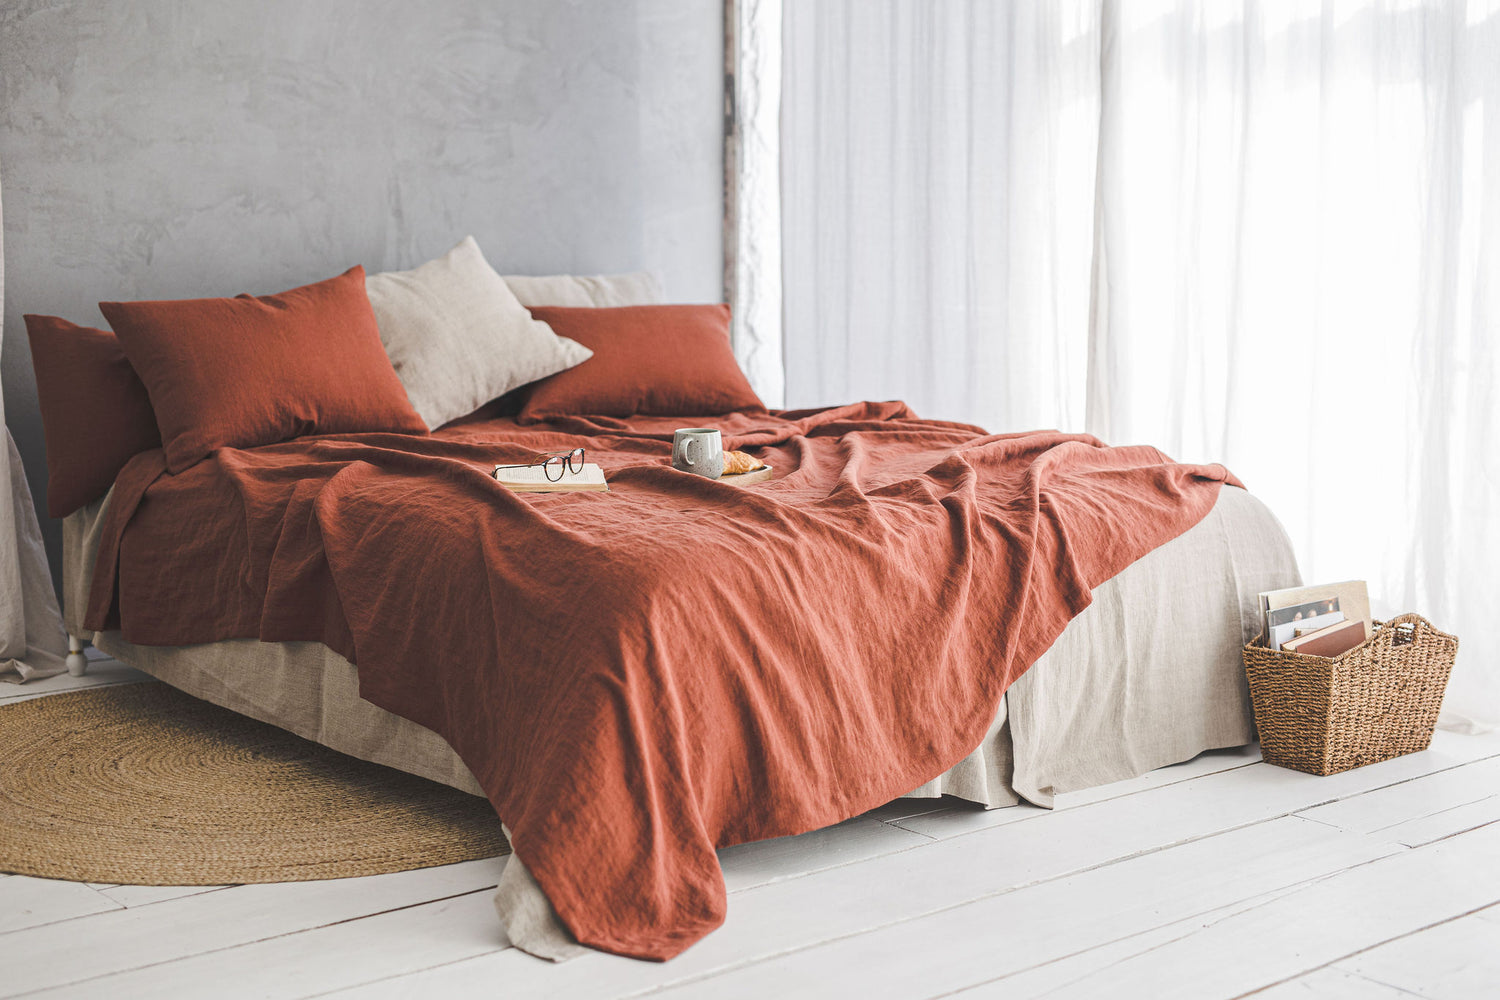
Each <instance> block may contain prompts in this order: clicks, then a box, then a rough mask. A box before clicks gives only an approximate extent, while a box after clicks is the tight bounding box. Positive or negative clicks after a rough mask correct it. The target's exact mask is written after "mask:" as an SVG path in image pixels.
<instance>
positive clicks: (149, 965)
mask: <svg viewBox="0 0 1500 1000" xmlns="http://www.w3.org/2000/svg"><path fill="white" fill-rule="evenodd" d="M495 888H496V886H494V885H490V886H485V887H484V888H482V889H470V890H468V891H467V892H455V893H452V894H450V895H447V896H438V897H436V898H435V899H424V900H422V901H421V902H417V903H409V904H407V905H406V906H392V907H391V908H390V909H386V910H378V911H376V912H374V913H362V914H360V915H359V916H357V917H345V918H344V919H343V920H330V921H329V922H328V923H326V924H318V925H317V926H315V927H300V928H298V929H297V930H294V931H287V932H285V933H283V934H268V935H266V936H265V937H261V938H253V939H251V940H249V941H236V942H235V943H234V944H229V945H224V946H223V947H219V948H206V949H204V950H203V951H195V952H193V953H192V954H191V955H178V956H177V957H175V958H165V959H162V960H161V961H159V962H146V963H145V964H143V965H132V966H129V967H128V968H124V969H111V970H110V971H108V972H101V973H98V974H97V975H92V976H84V977H83V978H82V979H71V980H68V981H67V982H64V983H52V984H50V985H47V986H39V987H37V988H36V989H34V990H26V991H25V992H22V993H9V994H5V996H7V997H28V996H34V995H35V994H38V993H45V992H47V991H48V990H57V989H62V988H63V987H65V986H81V985H83V984H84V983H92V982H94V981H96V980H101V979H108V978H110V977H111V976H121V975H126V974H127V973H132V972H140V971H142V970H145V969H154V968H157V967H159V966H163V965H171V964H173V963H174V962H186V961H191V960H192V959H195V958H201V957H203V956H205V955H217V954H219V953H221V952H226V951H234V950H235V949H236V948H246V947H249V946H250V945H255V944H264V943H265V942H267V941H276V940H278V939H280V938H287V937H296V936H297V935H298V934H308V933H311V932H312V931H321V930H327V929H328V928H330V927H338V926H339V925H340V924H349V923H354V922H355V921H358V920H368V919H370V918H371V917H380V916H384V915H385V914H388V913H400V912H401V911H402V910H411V909H415V908H416V907H418V906H427V905H428V904H430V903H443V902H446V901H448V900H450V899H462V898H463V897H465V896H472V895H474V894H475V893H480V892H489V891H491V890H493V889H495ZM163 902H173V900H163ZM121 909H128V908H127V907H121ZM109 912H114V911H109ZM60 922H61V921H60ZM386 978H393V977H389V976H388V977H386ZM372 982H379V980H372Z"/></svg>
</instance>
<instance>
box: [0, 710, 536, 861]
mask: <svg viewBox="0 0 1500 1000" xmlns="http://www.w3.org/2000/svg"><path fill="white" fill-rule="evenodd" d="M509 850H510V848H509V847H508V846H507V845H506V842H505V837H504V835H503V834H502V833H501V832H500V820H499V819H498V818H497V817H496V816H495V812H494V810H493V809H492V808H490V805H489V803H488V802H486V801H485V800H484V799H481V798H478V797H477V796H473V795H469V794H467V793H465V792H460V791H458V790H457V789H454V788H449V787H447V786H446V785H440V784H438V783H436V782H433V781H428V780H427V779H425V778H418V777H414V776H412V775H409V774H404V773H402V772H400V771H395V770H392V769H390V768H387V767H382V766H380V765H378V764H369V763H366V762H365V761H362V760H357V759H355V758H353V757H348V756H345V755H344V754H341V753H337V752H335V751H333V750H329V749H327V748H326V747H322V746H319V745H318V744H316V743H312V742H310V741H308V740H304V739H301V738H300V737H297V736H293V735H292V734H291V733H288V732H285V731H284V730H281V729H277V728H276V727H274V726H268V725H266V724H265V723H262V722H256V721H255V720H253V719H248V718H246V717H245V716H242V715H237V714H236V713H234V712H230V711H228V710H226V709H222V708H219V707H217V706H215V705H210V704H208V703H207V702H203V701H199V700H197V699H196V698H190V697H188V696H187V695H185V694H183V693H181V692H180V691H177V690H176V689H174V688H171V687H168V686H167V685H165V684H159V683H154V682H153V683H147V684H127V685H121V686H119V687H104V688H93V689H90V690H85V691H75V692H72V693H69V694H59V695H49V696H47V697H44V698H35V699H32V700H29V701H23V702H21V703H20V704H18V705H10V706H7V707H4V708H0V871H8V872H15V873H18V874H22V875H40V876H43V877H46V878H63V879H72V880H74V881H79V882H118V883H122V884H130V885H225V884H229V883H240V882H298V881H304V880H307V879H322V878H349V877H352V876H355V875H377V874H381V873H384V872H397V871H406V870H408V869H411V868H426V867H430V866H432V865H446V864H451V863H453V862H457V861H469V860H472V859H475V858H488V857H494V856H496V855H499V854H505V853H508V852H509Z"/></svg>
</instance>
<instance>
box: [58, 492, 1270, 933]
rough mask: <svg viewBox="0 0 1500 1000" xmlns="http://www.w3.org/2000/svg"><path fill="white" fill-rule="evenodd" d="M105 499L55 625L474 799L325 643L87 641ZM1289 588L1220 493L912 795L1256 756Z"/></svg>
mask: <svg viewBox="0 0 1500 1000" xmlns="http://www.w3.org/2000/svg"><path fill="white" fill-rule="evenodd" d="M109 501H110V498H109V497H108V496H106V497H104V498H103V499H101V500H100V501H98V502H96V503H94V504H91V505H89V506H87V507H85V508H83V509H82V510H80V511H78V512H76V513H74V514H72V515H70V516H69V517H68V518H67V519H66V520H65V521H64V614H65V618H66V621H67V623H68V627H69V629H70V631H73V632H74V634H75V635H80V636H82V637H85V638H90V639H92V640H93V642H94V644H95V645H96V646H97V647H98V648H99V649H101V650H103V651H104V652H106V653H109V654H110V655H112V656H114V657H115V658H117V659H119V660H120V661H121V662H124V663H127V664H129V665H131V666H133V667H136V668H138V669H140V670H143V671H145V672H146V673H149V674H151V675H153V676H155V677H158V678H160V679H161V680H163V681H165V682H167V683H169V684H172V685H173V686H175V687H178V688H180V689H182V690H184V691H186V692H187V693H189V694H191V695H194V696H195V697H199V698H203V699H204V700H206V701H210V702H213V703H215V704H218V705H221V706H224V707H226V708H229V709H231V710H233V711H237V712H240V713H242V714H244V715H248V716H251V717H252V718H256V719H260V720H262V721H265V722H269V723H272V724H274V725H277V726H280V727H282V728H285V729H288V730H290V731H292V732H295V733H297V734H298V735H301V736H303V737H306V738H308V739H312V740H315V741H317V742H319V743H322V744H324V745H326V746H329V747H331V748H333V749H336V750H339V751H341V752H344V753H348V754H351V755H353V756H356V757H360V758H362V759H365V760H370V761H373V762H376V763H380V764H385V765H388V766H391V767H395V768H398V769H400V770H404V771H408V772H411V773H414V774H418V775H421V776H423V777H427V778H430V779H432V780H435V781H440V782H443V783H445V784H448V785H451V786H453V787H455V788H459V789H462V790H464V791H467V792H471V793H474V794H480V790H479V786H478V784H477V782H476V781H475V780H474V778H473V776H472V775H471V774H470V773H469V771H468V769H467V768H466V767H465V766H464V765H463V763H462V762H461V761H460V760H459V759H458V757H457V755H456V754H455V753H454V752H453V750H452V749H451V748H450V747H449V746H448V744H447V743H446V742H445V741H444V740H443V739H442V738H441V737H439V736H438V735H437V734H436V733H433V732H432V731H430V730H428V729H425V728H423V727H422V726H419V725H417V724H416V723H413V722H410V721H408V720H406V719H402V718H400V717H398V716H395V715H392V714H390V713H388V712H385V711H383V710H381V709H379V708H376V707H375V706H374V705H371V704H369V703H368V702H365V701H363V700H361V699H360V698H359V694H358V674H357V671H356V668H355V667H354V666H353V665H352V664H351V663H349V661H348V660H346V659H344V658H343V657H341V656H339V655H338V654H336V653H334V652H333V651H332V650H330V649H328V648H327V647H326V646H323V645H322V644H320V643H316V642H290V643H263V642H258V641H255V640H250V639H237V640H228V641H222V642H214V643H205V644H202V645H196V646H180V647H148V646H139V645H133V644H131V643H127V642H124V641H123V640H122V639H121V638H120V637H119V635H118V633H112V632H107V633H87V632H85V631H83V630H82V628H81V620H82V617H83V609H84V606H85V604H86V601H87V591H88V583H89V580H90V578H91V575H92V568H93V563H94V559H95V555H96V552H97V549H98V542H99V530H100V527H101V525H102V522H103V514H104V511H105V510H106V508H107V506H108V504H109ZM1298 583H1300V578H1299V576H1298V573H1297V568H1296V563H1295V560H1294V558H1293V556H1292V552H1291V546H1290V544H1289V542H1288V540H1287V537H1286V534H1285V532H1284V531H1283V530H1282V528H1281V526H1280V524H1279V523H1278V522H1277V521H1276V518H1275V517H1274V516H1273V515H1272V514H1271V513H1270V511H1269V510H1267V509H1266V507H1265V506H1264V505H1263V504H1261V503H1260V502H1259V501H1258V500H1256V499H1255V498H1254V497H1252V496H1250V495H1249V494H1248V493H1246V492H1245V491H1244V490H1241V489H1237V488H1232V487H1226V488H1224V489H1223V490H1221V491H1220V495H1219V499H1218V501H1217V503H1216V505H1215V507H1214V509H1213V510H1212V511H1211V512H1210V513H1209V515H1208V516H1207V517H1206V518H1205V519H1204V520H1203V521H1202V522H1200V523H1199V524H1198V525H1196V526H1194V527H1193V528H1192V529H1190V530H1188V531H1187V532H1185V533H1184V534H1182V535H1181V536H1179V537H1178V538H1176V539H1174V540H1172V541H1171V542H1168V543H1167V544H1165V545H1162V546H1160V547H1159V548H1157V549H1156V550H1154V551H1152V552H1150V553H1148V554H1147V555H1146V556H1145V557H1143V558H1141V559H1139V560H1138V561H1136V562H1135V563H1134V564H1132V565H1130V566H1129V567H1127V568H1126V569H1125V570H1124V571H1122V572H1121V573H1119V574H1118V575H1117V576H1115V577H1114V578H1112V579H1111V580H1108V581H1106V582H1105V583H1103V584H1101V585H1100V586H1098V587H1097V588H1095V590H1094V601H1093V603H1092V604H1091V605H1090V607H1088V608H1087V609H1086V610H1085V611H1084V612H1083V613H1082V614H1080V615H1079V616H1078V617H1077V618H1075V619H1074V620H1073V621H1072V622H1071V623H1070V624H1069V625H1068V627H1067V629H1066V630H1065V631H1064V632H1063V634H1062V635H1061V636H1060V637H1059V638H1058V640H1057V641H1056V642H1055V643H1054V644H1053V646H1052V647H1051V648H1050V649H1049V650H1048V651H1047V652H1046V653H1045V654H1044V655H1043V656H1042V657H1041V658H1040V659H1039V660H1038V661H1037V662H1036V664H1035V665H1034V666H1033V667H1032V668H1031V669H1030V670H1029V671H1028V672H1027V673H1025V674H1024V675H1023V676H1022V677H1021V678H1020V679H1019V680H1018V681H1017V682H1016V683H1015V684H1013V685H1012V686H1011V688H1010V689H1009V691H1008V692H1007V694H1006V696H1005V699H1004V701H1003V703H1002V705H1001V708H1000V712H999V714H998V715H997V717H996V718H995V720H994V723H993V724H992V725H991V727H990V729H989V732H988V734H987V735H986V737H985V739H984V740H983V742H982V743H981V744H980V746H979V747H977V748H976V749H975V750H974V752H973V753H971V754H970V755H969V756H968V757H967V758H965V759H964V760H962V761H960V762H959V763H958V764H956V765H955V766H954V767H952V768H951V769H950V770H948V771H947V772H945V773H944V774H943V775H941V776H940V777H938V778H936V779H934V780H933V781H931V782H929V783H927V784H926V785H923V786H921V787H920V788H916V789H913V790H912V791H911V792H910V793H908V794H909V795H912V796H938V795H944V794H948V795H955V796H958V797H961V798H964V799H968V800H971V801H974V802H978V803H980V804H982V805H984V806H986V807H991V808H994V807H999V806H1005V805H1013V804H1015V803H1017V802H1018V801H1020V800H1022V799H1024V800H1026V801H1029V802H1032V803H1035V804H1037V805H1042V806H1051V805H1052V804H1053V800H1054V797H1055V796H1056V795H1057V794H1059V793H1062V792H1067V791H1073V790H1078V789H1083V788H1089V787H1093V786H1096V785H1100V784H1106V783H1108V782H1111V781H1118V780H1123V779H1126V778H1130V777H1134V776H1137V775H1139V774H1143V773H1145V772H1147V771H1149V770H1152V769H1154V768H1157V767H1161V766H1164V765H1167V764H1171V763H1176V762H1178V761H1182V760H1187V759H1189V758H1191V757H1194V756H1196V755H1197V754H1199V753H1201V752H1203V751H1204V750H1208V749H1214V748H1219V747H1227V746H1238V745H1242V744H1245V743H1248V742H1250V741H1251V740H1253V738H1254V725H1253V719H1252V715H1251V710H1250V704H1249V696H1248V692H1247V690H1246V687H1245V681H1244V675H1243V672H1242V670H1241V667H1240V656H1239V649H1240V647H1241V646H1242V645H1243V644H1244V643H1245V642H1246V641H1248V640H1249V639H1250V638H1251V637H1253V635H1254V634H1255V632H1256V630H1257V624H1256V601H1255V596H1256V594H1257V593H1258V592H1259V591H1262V590H1270V589H1277V588H1281V587H1287V586H1294V585H1297V584H1298ZM539 897H540V898H539ZM497 905H498V906H499V908H500V909H501V916H502V918H503V919H505V920H506V923H507V927H508V929H509V932H510V935H511V938H512V940H513V941H514V942H515V943H516V944H517V945H518V946H521V947H523V948H525V949H526V950H528V951H532V952H533V953H536V954H541V955H544V956H546V957H553V958H559V957H566V955H568V954H571V953H573V950H575V949H576V948H577V946H576V945H571V944H570V942H569V941H568V936H567V932H566V930H564V929H563V928H562V927H561V925H560V924H559V923H558V922H557V921H556V917H555V916H550V917H549V907H548V906H547V904H546V901H545V897H541V892H540V889H539V888H537V887H536V883H535V881H534V880H531V879H530V876H529V874H528V873H526V872H525V870H524V866H522V865H521V864H519V863H516V862H515V861H514V859H513V860H512V863H510V864H507V866H506V876H505V880H504V882H503V883H502V886H501V888H500V894H499V897H498V899H497Z"/></svg>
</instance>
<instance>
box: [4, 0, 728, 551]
mask: <svg viewBox="0 0 1500 1000" xmlns="http://www.w3.org/2000/svg"><path fill="white" fill-rule="evenodd" d="M722 30H723V29H722V0H229V2H219V3H204V2H202V0H0V185H3V190H4V199H3V200H4V237H5V266H6V283H5V333H4V336H5V341H4V347H3V354H0V360H3V365H0V367H3V377H4V396H5V418H6V422H7V424H8V426H9V427H10V430H11V433H12V434H13V435H14V437H15V439H16V443H17V445H18V446H19V448H20V451H21V454H22V456H23V458H24V460H25V463H26V471H27V475H28V476H29V477H30V480H31V485H32V490H33V492H34V493H35V494H36V497H37V507H38V510H39V512H40V513H41V514H42V516H43V518H44V524H43V529H44V533H45V534H46V535H47V540H48V546H49V552H50V554H51V555H52V560H53V565H54V567H55V566H56V565H57V553H58V551H59V527H58V525H57V524H56V523H48V522H46V520H45V504H44V503H43V500H42V498H43V496H44V493H43V490H44V487H45V481H46V471H45V455H44V450H43V445H42V428H41V420H40V416H39V414H38V412H37V406H36V388H35V384H34V382H33V378H32V372H31V358H30V351H29V349H28V346H27V343H26V336H25V331H24V329H23V326H22V323H21V315H22V313H25V312H41V313H51V314H55V315H59V316H62V317H64V318H67V319H70V320H73V321H74V322H78V323H83V324H87V325H99V326H102V325H104V323H103V318H102V317H101V316H100V315H99V312H98V309H97V307H96V305H95V304H96V303H97V302H98V301H100V300H108V299H134V298H178V297H194V296H209V295H233V294H236V293H239V292H242V291H248V292H252V293H269V292H275V291H279V290H281V289H284V288H288V287H291V286H295V285H300V284H305V283H307V282H310V281H316V280H320V279H322V278H326V277H329V276H331V275H334V274H337V273H339V272H341V271H343V270H345V269H346V268H348V267H351V266H353V265H354V264H363V265H364V266H365V267H366V268H367V269H368V270H370V271H379V270H387V269H391V268H404V267H410V266H413V265H416V264H419V263H421V262H422V261H424V260H427V259H430V258H431V257H433V256H436V255H437V254H439V253H441V252H443V251H445V250H447V249H448V248H449V247H450V246H451V245H452V244H454V243H456V242H457V241H458V240H459V239H460V238H462V237H463V236H464V235H466V234H469V233H472V234H473V235H474V236H475V237H476V239H478V241H479V245H480V246H481V247H482V248H483V249H484V251H485V253H486V255H487V256H488V257H489V259H490V262H491V263H492V264H494V265H495V267H496V268H498V269H499V270H501V271H502V272H508V273H532V274H545V273H597V272H608V271H629V270H636V269H641V268H645V269H650V270H652V271H654V272H656V274H657V275H658V276H659V277H660V278H661V280H662V282H663V285H664V287H665V289H666V292H667V295H668V297H669V299H670V300H673V301H718V300H719V299H720V297H721V294H722V287H721V280H722V279H721V274H722V243H721V229H720V225H721V223H720V217H721V205H722V170H721V155H722V154H721V149H722V128H723V123H722V93H723V83H722V81H723V61H722V60H723V41H722V39H723V35H722Z"/></svg>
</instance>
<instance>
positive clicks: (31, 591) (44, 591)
mask: <svg viewBox="0 0 1500 1000" xmlns="http://www.w3.org/2000/svg"><path fill="white" fill-rule="evenodd" d="M3 214H4V208H3V202H0V216H3ZM4 300H5V247H4V240H3V239H0V303H3V302H4ZM4 332H5V331H4V318H3V311H0V346H3V344H4ZM0 391H3V390H0ZM4 402H5V401H4V399H3V398H0V412H4ZM0 480H3V486H0V680H8V681H25V680H29V679H31V678H33V677H48V676H50V675H52V674H56V673H60V672H61V671H62V670H63V667H64V662H65V661H64V658H65V657H66V655H67V651H68V643H67V637H66V634H65V633H64V632H63V624H62V614H61V612H60V611H59V610H58V606H57V595H56V594H54V593H53V591H52V577H51V576H50V575H49V573H48V571H47V555H46V551H45V550H44V549H43V547H42V531H41V527H40V526H39V525H38V524H37V519H36V509H35V507H33V505H32V502H31V491H30V490H29V489H28V488H27V486H26V470H25V469H24V468H23V467H22V466H21V456H20V453H19V452H17V451H16V443H15V441H13V440H12V439H11V436H10V430H9V429H8V428H7V429H6V430H5V448H4V450H3V454H0Z"/></svg>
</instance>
